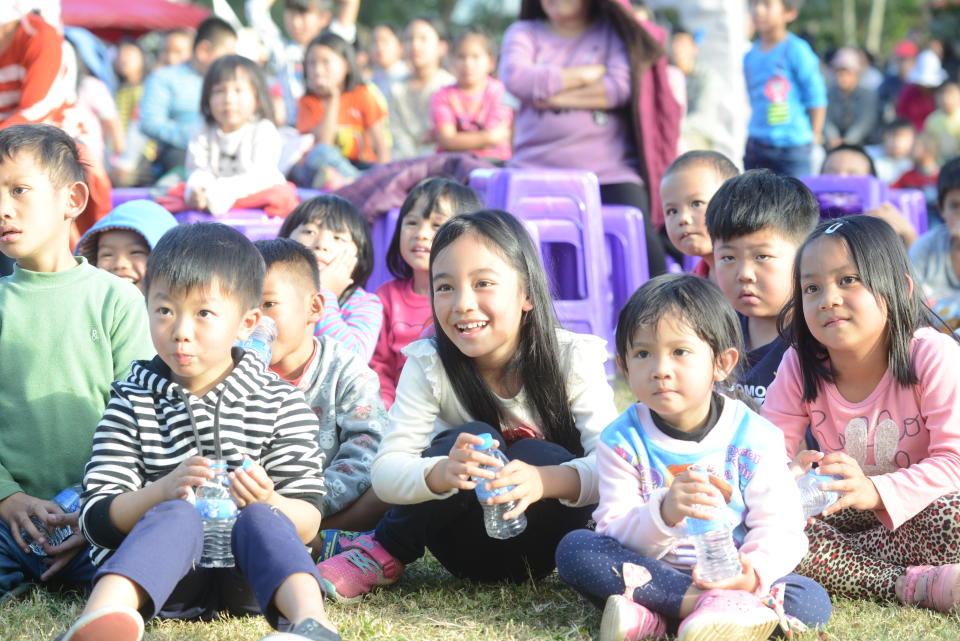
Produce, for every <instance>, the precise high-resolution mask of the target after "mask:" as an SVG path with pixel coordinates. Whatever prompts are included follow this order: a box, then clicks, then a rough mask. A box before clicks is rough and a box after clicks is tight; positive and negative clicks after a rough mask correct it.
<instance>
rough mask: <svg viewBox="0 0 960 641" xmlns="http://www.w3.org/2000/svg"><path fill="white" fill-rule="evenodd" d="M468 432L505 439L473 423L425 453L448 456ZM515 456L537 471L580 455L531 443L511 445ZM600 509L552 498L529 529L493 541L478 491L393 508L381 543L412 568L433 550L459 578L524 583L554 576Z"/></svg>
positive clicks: (379, 534) (535, 510)
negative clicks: (558, 554)
mask: <svg viewBox="0 0 960 641" xmlns="http://www.w3.org/2000/svg"><path fill="white" fill-rule="evenodd" d="M461 432H469V433H470V434H484V433H488V434H490V435H492V436H493V437H494V438H495V439H497V441H498V442H499V443H501V444H502V443H503V442H504V439H503V435H502V434H500V432H498V431H497V430H495V429H494V428H492V427H490V426H489V425H487V424H486V423H467V424H466V425H461V426H460V427H457V428H454V429H450V430H446V431H444V432H441V433H440V434H438V435H437V436H436V437H434V439H433V441H432V442H431V444H430V447H428V448H427V449H426V450H424V451H423V454H422V456H424V457H431V456H446V455H448V454H449V453H450V448H451V447H453V444H454V442H455V441H456V440H457V436H458V435H459V434H460V433H461ZM501 447H502V449H503V453H504V454H506V455H507V458H509V459H511V460H514V459H519V460H521V461H524V462H525V463H529V464H530V465H535V466H545V465H559V464H560V463H563V462H565V461H569V460H571V459H573V458H574V456H573V454H571V453H570V452H568V451H567V450H566V449H565V448H563V447H561V446H560V445H557V444H556V443H549V442H547V441H544V440H541V439H533V438H528V439H523V440H520V441H516V442H515V443H514V444H513V445H509V446H505V447H504V446H503V445H501ZM595 507H596V506H595V505H591V506H587V507H581V508H570V507H566V506H564V505H562V504H561V503H560V501H558V500H557V499H544V500H541V501H538V502H536V503H534V504H533V505H531V506H530V507H528V508H527V510H526V515H527V529H526V530H524V531H523V532H522V533H521V534H519V535H517V536H515V537H513V538H511V539H506V540H503V541H501V540H498V539H493V538H490V537H489V536H487V531H486V529H485V528H484V525H483V508H482V507H481V505H480V502H479V501H477V496H476V494H475V493H474V492H472V491H461V492H458V493H456V494H454V495H453V496H451V497H449V498H446V499H443V500H439V501H426V502H424V503H417V504H415V505H398V506H396V507H393V508H391V509H390V510H389V511H388V512H387V513H386V515H384V517H383V518H382V519H381V520H380V523H379V524H378V525H377V530H376V538H377V540H378V541H379V542H380V543H381V544H382V545H383V547H385V548H386V549H387V551H388V552H390V554H392V555H393V556H395V557H396V558H397V559H399V560H400V561H401V562H403V563H405V564H406V563H412V562H413V561H415V560H417V559H419V558H420V557H421V556H423V553H424V548H425V547H426V548H429V549H430V551H431V552H432V553H433V555H434V556H435V557H436V558H437V560H438V561H440V563H441V564H442V565H443V566H444V567H445V568H447V570H449V571H450V573H451V574H453V575H455V576H458V577H461V578H468V579H473V580H475V581H502V580H504V579H506V580H511V581H516V582H521V581H526V580H527V579H529V578H534V579H536V578H540V577H543V576H546V575H547V574H549V573H550V572H552V571H553V568H554V567H555V561H554V551H555V550H556V548H557V544H558V543H559V542H560V539H561V538H563V535H564V534H566V533H567V532H570V531H571V530H575V529H577V528H581V527H584V526H585V525H586V523H587V521H588V520H589V519H590V515H591V514H592V513H593V510H594V508H595Z"/></svg>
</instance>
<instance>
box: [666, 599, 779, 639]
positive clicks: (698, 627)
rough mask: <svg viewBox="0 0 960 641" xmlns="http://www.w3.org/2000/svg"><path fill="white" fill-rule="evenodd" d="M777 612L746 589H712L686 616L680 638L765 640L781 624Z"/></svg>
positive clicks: (678, 637)
mask: <svg viewBox="0 0 960 641" xmlns="http://www.w3.org/2000/svg"><path fill="white" fill-rule="evenodd" d="M779 622H780V619H779V618H778V617H777V614H776V613H775V612H774V611H773V610H771V609H770V608H768V607H767V606H765V605H764V604H763V603H761V602H760V599H758V598H757V597H756V596H754V595H753V594H751V593H749V592H745V591H743V590H710V591H708V592H704V593H703V594H701V595H700V598H699V599H697V605H696V608H695V609H694V611H693V612H692V613H691V614H690V615H689V616H688V617H687V618H686V619H684V620H683V622H682V623H681V624H680V629H679V630H678V631H677V641H765V640H766V639H768V638H769V637H770V633H772V632H773V629H774V628H776V627H777V624H778V623H779Z"/></svg>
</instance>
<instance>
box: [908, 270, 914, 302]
mask: <svg viewBox="0 0 960 641" xmlns="http://www.w3.org/2000/svg"><path fill="white" fill-rule="evenodd" d="M911 296H913V278H911V277H910V274H907V298H909V297H911Z"/></svg>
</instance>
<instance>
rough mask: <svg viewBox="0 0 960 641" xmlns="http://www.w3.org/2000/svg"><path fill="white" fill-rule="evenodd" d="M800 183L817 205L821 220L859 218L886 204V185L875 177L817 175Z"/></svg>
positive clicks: (803, 179) (804, 178) (806, 177)
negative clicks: (814, 197) (817, 202)
mask: <svg viewBox="0 0 960 641" xmlns="http://www.w3.org/2000/svg"><path fill="white" fill-rule="evenodd" d="M800 180H802V181H803V183H804V184H805V185H806V186H807V187H809V188H810V191H812V192H813V194H814V195H815V196H816V197H817V200H818V201H819V202H820V217H821V219H825V218H838V217H840V216H848V215H850V214H862V213H863V212H865V211H867V210H870V209H876V208H877V207H879V206H880V205H881V204H882V203H884V202H886V200H887V185H886V184H885V183H884V182H882V181H881V180H879V179H877V178H875V177H874V176H830V175H820V176H804V177H803V178H801V179H800Z"/></svg>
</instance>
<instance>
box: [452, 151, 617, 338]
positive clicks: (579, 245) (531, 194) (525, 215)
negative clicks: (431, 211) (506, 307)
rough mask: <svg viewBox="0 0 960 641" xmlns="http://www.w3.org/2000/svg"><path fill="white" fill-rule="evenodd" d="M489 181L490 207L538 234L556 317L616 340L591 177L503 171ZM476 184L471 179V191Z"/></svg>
mask: <svg viewBox="0 0 960 641" xmlns="http://www.w3.org/2000/svg"><path fill="white" fill-rule="evenodd" d="M484 178H488V180H487V186H486V204H487V206H488V207H495V208H498V209H503V210H506V211H509V212H511V213H512V214H514V215H515V216H517V217H518V218H519V219H521V220H522V221H524V222H525V223H527V225H528V226H535V227H536V228H537V231H538V237H539V246H540V251H541V256H542V257H543V262H544V266H545V267H546V271H547V274H548V276H549V277H550V279H551V281H552V285H553V286H554V292H555V308H556V311H557V316H558V317H559V319H560V320H561V322H562V323H563V324H564V325H565V326H566V327H568V328H570V329H572V330H574V331H578V332H582V333H588V334H594V335H596V336H600V337H603V338H606V339H608V340H610V339H611V338H612V332H611V329H610V328H611V327H612V322H611V320H610V319H611V312H610V309H611V304H612V295H611V292H610V288H609V285H608V283H607V272H606V269H605V268H606V259H605V258H604V255H605V253H606V244H605V242H604V235H603V222H602V218H601V216H602V214H601V209H600V187H599V184H598V182H597V177H596V175H594V174H593V173H591V172H584V171H572V170H557V169H500V170H492V171H491V173H490V175H489V177H485V176H483V175H481V176H478V179H477V180H478V182H477V186H478V187H480V186H481V185H482V180H483V179H484ZM472 184H473V181H472V180H471V186H473V185H472Z"/></svg>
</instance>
